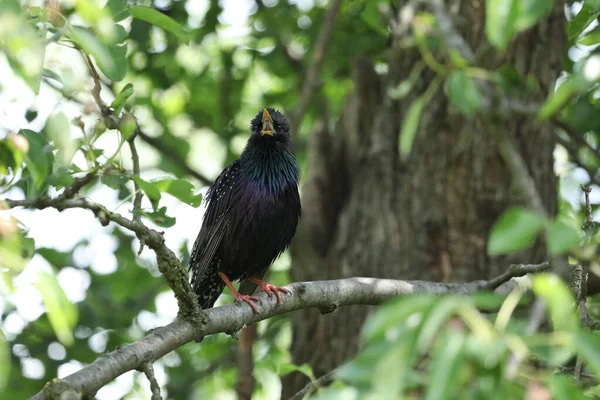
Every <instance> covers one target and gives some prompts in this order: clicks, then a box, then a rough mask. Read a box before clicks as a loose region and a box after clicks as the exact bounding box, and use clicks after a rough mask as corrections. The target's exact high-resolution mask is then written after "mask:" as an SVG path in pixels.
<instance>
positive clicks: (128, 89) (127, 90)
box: [110, 83, 133, 116]
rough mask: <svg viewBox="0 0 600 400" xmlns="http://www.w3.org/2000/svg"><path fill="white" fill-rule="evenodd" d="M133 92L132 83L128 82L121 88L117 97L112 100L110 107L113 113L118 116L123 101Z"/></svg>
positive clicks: (123, 103)
mask: <svg viewBox="0 0 600 400" xmlns="http://www.w3.org/2000/svg"><path fill="white" fill-rule="evenodd" d="M132 94H133V85H132V84H131V83H128V84H127V85H125V86H124V87H123V89H121V91H120V92H119V94H118V95H117V97H115V99H114V100H113V102H112V103H111V105H110V107H111V108H112V109H113V114H114V115H116V116H119V115H120V114H121V110H122V109H123V107H124V106H125V102H126V101H127V99H129V98H130V97H131V95H132Z"/></svg>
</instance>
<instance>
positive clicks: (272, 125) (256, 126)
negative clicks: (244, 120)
mask: <svg viewBox="0 0 600 400" xmlns="http://www.w3.org/2000/svg"><path fill="white" fill-rule="evenodd" d="M250 129H251V131H252V135H256V136H259V137H264V138H267V139H275V140H282V139H283V140H287V139H289V137H290V123H289V122H288V120H287V118H286V117H285V115H283V113H281V112H280V111H278V110H275V109H273V108H270V107H269V108H265V109H263V110H261V111H259V112H258V113H257V114H256V116H255V117H254V118H253V119H252V122H251V123H250Z"/></svg>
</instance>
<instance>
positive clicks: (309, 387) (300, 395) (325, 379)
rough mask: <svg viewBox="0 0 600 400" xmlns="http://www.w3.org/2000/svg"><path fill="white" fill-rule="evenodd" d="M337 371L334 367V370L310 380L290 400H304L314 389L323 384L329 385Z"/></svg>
mask: <svg viewBox="0 0 600 400" xmlns="http://www.w3.org/2000/svg"><path fill="white" fill-rule="evenodd" d="M335 373H336V370H335V369H334V370H333V371H331V372H328V373H326V374H325V375H323V376H322V377H320V378H318V379H315V380H314V381H310V382H308V383H307V384H306V386H304V387H303V388H302V390H300V391H299V392H297V393H296V394H295V395H293V396H292V397H290V398H289V399H288V400H302V399H304V396H306V395H307V394H308V393H310V392H312V391H313V390H315V389H317V388H320V387H322V386H327V385H329V384H330V383H331V382H333V379H334V375H335Z"/></svg>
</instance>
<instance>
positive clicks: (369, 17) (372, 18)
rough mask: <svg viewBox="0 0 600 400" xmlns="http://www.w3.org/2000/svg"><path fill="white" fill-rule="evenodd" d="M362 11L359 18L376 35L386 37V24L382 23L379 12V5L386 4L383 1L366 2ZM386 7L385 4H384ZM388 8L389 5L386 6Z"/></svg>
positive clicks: (387, 32) (388, 33)
mask: <svg viewBox="0 0 600 400" xmlns="http://www.w3.org/2000/svg"><path fill="white" fill-rule="evenodd" d="M364 4H365V8H364V10H363V11H362V12H361V13H360V18H361V19H362V20H363V21H364V22H365V23H366V24H367V25H368V26H369V27H370V28H371V29H372V30H373V31H374V32H376V33H378V34H380V35H381V36H383V37H388V36H389V35H390V31H389V30H388V29H387V24H386V23H385V22H384V21H383V15H382V14H381V12H380V11H379V7H380V4H386V2H384V1H381V0H379V1H377V0H371V1H366V2H365V3H364ZM386 5H387V4H386ZM388 7H389V5H388Z"/></svg>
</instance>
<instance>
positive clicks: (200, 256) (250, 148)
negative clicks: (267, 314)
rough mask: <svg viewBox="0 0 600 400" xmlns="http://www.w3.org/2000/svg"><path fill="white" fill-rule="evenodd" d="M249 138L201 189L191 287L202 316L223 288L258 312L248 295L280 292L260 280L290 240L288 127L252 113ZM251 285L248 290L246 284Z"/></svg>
mask: <svg viewBox="0 0 600 400" xmlns="http://www.w3.org/2000/svg"><path fill="white" fill-rule="evenodd" d="M250 130H251V134H250V138H249V139H248V143H247V144H246V148H245V149H244V151H243V152H242V154H241V155H240V157H239V158H238V159H236V160H235V161H233V162H232V163H231V164H229V165H228V166H227V167H225V169H224V170H223V172H221V174H220V175H219V177H218V178H217V179H216V181H215V182H214V183H213V184H212V186H211V187H210V188H209V190H208V193H207V195H206V200H207V201H208V207H207V209H206V213H205V216H204V222H203V223H202V228H201V229H200V233H199V234H198V238H197V239H196V242H195V243H194V247H193V248H192V254H191V257H190V265H189V268H190V270H191V271H192V280H191V284H192V287H193V288H194V291H195V292H196V294H197V295H198V301H199V303H200V307H202V309H206V308H210V307H212V306H213V305H214V304H215V301H217V298H218V297H219V295H220V294H221V292H222V291H223V289H224V287H225V285H227V287H228V288H229V290H231V293H232V294H233V296H234V298H235V301H243V302H246V303H248V304H249V305H250V307H252V309H253V310H254V311H255V312H257V313H258V308H257V307H256V304H255V303H254V302H255V301H256V300H257V298H256V297H255V296H250V295H251V294H252V291H254V289H255V288H256V285H259V286H260V287H261V288H262V289H263V290H264V291H266V292H267V293H268V294H269V297H271V296H272V294H273V293H275V295H276V296H277V300H278V302H279V303H280V304H281V303H282V300H281V294H280V293H279V292H280V291H281V292H284V293H288V291H287V290H286V289H284V288H278V287H276V286H273V285H271V284H268V283H266V282H263V281H262V278H263V277H264V275H265V274H266V272H267V269H268V268H269V266H270V265H271V263H272V262H273V261H274V260H275V259H276V258H277V257H278V256H279V255H280V254H281V253H282V252H283V251H284V250H285V249H286V248H287V247H288V245H289V244H290V242H291V240H292V237H293V236H294V234H295V233H296V226H297V225H298V220H299V219H300V214H301V207H300V196H299V195H298V178H299V175H300V171H299V169H298V163H297V162H296V156H295V155H294V149H293V145H292V138H291V137H290V124H289V122H288V121H287V119H286V118H285V116H284V115H283V114H282V113H281V112H279V111H276V110H274V109H272V108H266V109H264V110H262V111H260V112H258V113H257V114H256V116H255V117H254V118H253V119H252V121H251V123H250ZM234 280H240V281H242V282H244V281H245V282H247V283H249V285H244V286H247V287H251V290H248V293H244V290H242V289H240V291H241V292H242V293H239V292H238V291H236V290H235V288H234V287H233V285H232V284H231V282H232V281H234ZM250 282H252V283H253V284H250Z"/></svg>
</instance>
